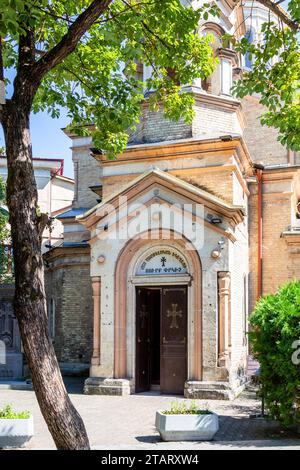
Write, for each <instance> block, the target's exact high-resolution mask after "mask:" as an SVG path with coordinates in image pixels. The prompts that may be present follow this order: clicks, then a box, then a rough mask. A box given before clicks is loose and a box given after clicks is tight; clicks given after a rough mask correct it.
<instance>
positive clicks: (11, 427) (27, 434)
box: [0, 416, 33, 448]
mask: <svg viewBox="0 0 300 470" xmlns="http://www.w3.org/2000/svg"><path fill="white" fill-rule="evenodd" d="M32 436H33V416H30V417H29V418H26V419H3V418H0V448H3V447H22V446H24V444H26V442H28V441H29V440H30V439H31V438H32Z"/></svg>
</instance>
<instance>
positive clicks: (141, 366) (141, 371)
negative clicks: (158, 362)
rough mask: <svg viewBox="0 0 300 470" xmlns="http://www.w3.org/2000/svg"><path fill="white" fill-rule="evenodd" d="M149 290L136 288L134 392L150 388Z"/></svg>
mask: <svg viewBox="0 0 300 470" xmlns="http://www.w3.org/2000/svg"><path fill="white" fill-rule="evenodd" d="M149 297H150V291H149V290H148V289H147V288H143V287H138V288H137V289H136V374H135V377H136V385H135V390H136V392H145V391H147V390H149V389H150V357H151V356H150V327H151V322H150V320H151V317H150V302H149V300H150V299H149Z"/></svg>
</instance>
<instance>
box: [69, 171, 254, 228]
mask: <svg viewBox="0 0 300 470" xmlns="http://www.w3.org/2000/svg"><path fill="white" fill-rule="evenodd" d="M157 192H159V193H160V196H159V197H160V198H161V199H164V198H163V196H162V194H161V193H165V194H167V193H168V194H169V195H170V194H173V195H174V202H175V199H176V201H178V200H179V201H182V202H184V203H187V202H191V203H194V204H202V205H203V206H205V208H207V209H209V210H210V211H212V212H213V213H214V214H216V215H219V216H221V217H223V218H226V219H227V220H228V222H229V223H230V224H231V225H236V224H238V223H240V222H242V220H243V218H244V216H245V209H244V207H242V206H238V205H234V204H230V203H229V202H226V201H224V200H222V199H221V198H219V197H217V196H215V195H213V194H211V193H210V192H208V191H205V190H203V189H201V188H199V187H196V186H194V185H193V184H191V183H188V182H186V181H183V180H182V179H180V178H178V177H176V176H173V175H170V174H169V173H167V172H165V171H162V170H159V169H152V170H150V171H148V172H146V173H144V174H142V175H140V176H138V177H137V178H135V179H134V180H133V181H131V182H130V183H129V184H127V185H126V186H125V187H123V188H122V189H121V190H120V191H118V192H116V193H114V194H112V195H111V196H110V197H108V198H106V199H105V200H103V201H102V202H101V203H100V204H97V205H96V206H95V207H93V208H92V209H90V210H89V211H87V212H86V213H84V214H82V215H80V216H78V217H77V220H78V221H79V222H80V223H82V224H83V225H85V226H86V227H87V228H89V229H90V230H91V229H92V227H93V226H95V225H96V224H97V223H98V222H99V221H100V220H101V219H103V218H104V217H107V215H108V213H109V211H110V210H111V211H116V212H118V211H119V210H120V206H121V205H122V204H124V200H126V201H127V202H128V203H129V202H130V203H133V202H134V201H136V202H137V203H139V202H141V201H143V203H145V200H144V199H143V197H144V196H145V194H147V193H148V194H149V198H150V199H152V198H153V197H154V196H155V194H156V193H157ZM149 198H148V200H149ZM165 202H167V201H165Z"/></svg>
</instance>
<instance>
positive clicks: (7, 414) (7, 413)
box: [0, 405, 30, 419]
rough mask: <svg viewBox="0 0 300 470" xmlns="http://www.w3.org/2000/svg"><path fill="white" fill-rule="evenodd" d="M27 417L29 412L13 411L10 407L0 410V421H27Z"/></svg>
mask: <svg viewBox="0 0 300 470" xmlns="http://www.w3.org/2000/svg"><path fill="white" fill-rule="evenodd" d="M29 417H30V413H29V411H14V410H13V409H12V407H11V405H6V406H4V408H2V409H0V419H28V418H29Z"/></svg>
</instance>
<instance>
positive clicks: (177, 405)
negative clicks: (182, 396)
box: [162, 400, 211, 415]
mask: <svg viewBox="0 0 300 470" xmlns="http://www.w3.org/2000/svg"><path fill="white" fill-rule="evenodd" d="M162 413H163V414H164V415H206V414H211V412H210V411H209V410H208V409H207V408H206V409H200V408H198V406H197V403H196V402H195V401H194V400H192V401H191V403H190V405H189V406H187V402H186V401H181V402H179V401H178V400H173V401H172V402H171V409H170V410H166V411H162Z"/></svg>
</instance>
